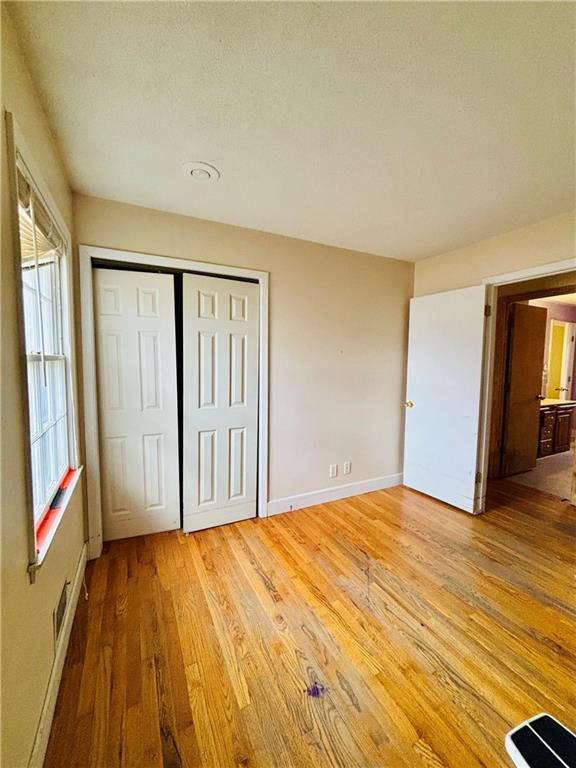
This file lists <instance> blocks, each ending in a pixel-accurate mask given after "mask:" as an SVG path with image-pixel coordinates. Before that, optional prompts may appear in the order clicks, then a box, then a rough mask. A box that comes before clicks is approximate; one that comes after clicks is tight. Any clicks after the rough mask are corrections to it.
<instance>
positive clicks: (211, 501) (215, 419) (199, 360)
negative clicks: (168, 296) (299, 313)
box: [183, 274, 259, 532]
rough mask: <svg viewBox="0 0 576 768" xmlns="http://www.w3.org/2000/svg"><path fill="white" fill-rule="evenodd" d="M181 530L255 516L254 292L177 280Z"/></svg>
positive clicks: (203, 279) (248, 287)
mask: <svg viewBox="0 0 576 768" xmlns="http://www.w3.org/2000/svg"><path fill="white" fill-rule="evenodd" d="M183 322H184V329H183V351H184V365H183V368H184V419H183V423H184V447H183V450H184V472H183V484H184V488H183V493H184V531H186V532H189V531H195V530H200V529H202V528H209V527H212V526H215V525H222V524H224V523H230V522H234V521H237V520H245V519H247V518H250V517H255V516H256V514H257V503H256V498H257V464H258V334H259V329H258V325H259V286H258V284H256V283H249V282H243V281H239V280H226V279H222V278H218V277H208V276H205V275H190V274H187V275H186V274H185V275H184V277H183Z"/></svg>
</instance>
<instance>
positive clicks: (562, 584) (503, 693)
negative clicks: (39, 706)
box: [45, 482, 576, 768]
mask: <svg viewBox="0 0 576 768" xmlns="http://www.w3.org/2000/svg"><path fill="white" fill-rule="evenodd" d="M574 531H575V518H574V507H571V506H570V505H568V504H567V503H562V502H560V501H559V500H558V501H557V500H554V499H553V498H552V497H550V496H546V495H543V494H539V493H538V492H536V491H534V490H532V489H530V488H526V487H523V486H514V485H513V484H510V483H505V482H503V483H500V484H499V485H497V486H496V487H495V489H493V491H492V495H491V500H490V511H489V512H488V513H487V514H485V515H483V516H481V517H472V516H470V515H467V514H465V513H462V512H458V511H456V510H454V509H452V508H449V507H446V506H445V505H443V504H440V503H437V502H434V501H432V500H430V499H428V498H426V497H424V496H421V495H419V494H417V493H414V492H411V491H409V490H407V489H405V488H401V487H398V488H393V489H390V490H387V491H379V492H376V493H370V494H366V495H364V496H359V497H356V498H353V499H349V500H345V501H339V502H333V503H331V504H326V505H322V506H318V507H314V508H310V509H306V510H301V511H298V512H291V513H288V514H285V515H280V516H278V517H274V518H270V519H268V520H250V521H246V522H242V523H238V524H235V525H229V526H225V527H222V528H215V529H212V530H208V531H203V532H201V533H197V534H193V535H191V536H184V535H183V534H181V533H179V532H173V533H166V534H156V535H153V536H146V537H142V538H139V539H129V540H125V541H120V542H114V543H112V544H111V545H109V546H108V548H107V551H106V553H105V554H104V555H103V557H101V558H100V559H99V560H97V561H94V562H93V563H90V564H89V566H88V571H87V578H88V588H89V593H90V596H89V600H88V602H85V601H84V600H83V598H82V597H81V598H80V603H79V607H78V611H77V615H76V619H75V623H74V628H73V631H72V638H71V643H70V648H69V652H68V656H67V659H66V664H65V669H64V675H63V679H62V686H61V689H60V695H59V699H58V704H57V710H56V715H55V719H54V724H53V728H52V734H51V738H50V743H49V747H48V753H47V758H46V763H45V766H47V768H64V767H66V768H71V767H72V766H79V767H80V768H89V767H91V766H94V767H96V768H115V767H116V766H119V767H120V766H128V767H129V768H140V767H142V768H156V767H157V766H158V767H159V766H163V767H164V768H177V767H179V766H210V767H211V768H232V767H233V766H238V767H242V768H248V767H254V768H256V767H258V768H274V767H275V766H277V768H300V767H304V766H310V767H311V768H312V766H313V767H314V768H324V766H332V767H335V766H338V767H339V768H377V767H378V768H380V767H382V768H384V766H386V767H387V768H389V767H394V766H406V767H407V768H415V767H416V766H426V767H427V768H437V767H438V766H454V767H455V768H474V767H475V766H486V767H487V768H488V767H489V768H498V767H499V766H509V765H510V763H509V761H508V759H507V757H506V754H505V750H504V735H505V733H506V732H507V731H508V729H509V728H510V727H512V726H513V725H515V724H517V723H519V722H520V721H521V720H524V719H525V718H527V717H530V716H531V715H534V714H536V713H538V712H541V711H543V710H544V711H547V712H550V713H551V714H553V715H555V716H557V717H558V718H560V719H561V720H563V721H564V722H565V723H566V724H567V725H569V726H572V728H574V727H575V726H576V701H575V699H576V691H575V684H574V681H575V680H576V651H575V647H574V646H575V640H576V633H575V631H574V629H575V626H574V613H573V605H574V600H573V598H574V593H573V591H572V590H573V581H572V580H573V574H574V554H575V551H574Z"/></svg>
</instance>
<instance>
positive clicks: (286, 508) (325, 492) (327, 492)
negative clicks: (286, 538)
mask: <svg viewBox="0 0 576 768" xmlns="http://www.w3.org/2000/svg"><path fill="white" fill-rule="evenodd" d="M401 484H402V473H399V474H396V475H383V476H382V477H373V478H371V479H370V480H360V481H359V482H357V483H346V484H345V485H334V486H333V487H332V488H322V490H320V491H310V492H309V493H299V494H297V495H296V496H286V497H285V498H283V499H272V500H271V501H269V502H268V516H269V517H270V516H271V515H279V514H281V513H282V512H293V511H294V510H295V509H303V508H304V507H313V506H314V505H315V504H325V503H326V502H327V501H338V499H347V498H349V497H350V496H358V495H359V494H361V493H370V492H371V491H380V490H382V489H383V488H391V487H392V486H394V485H401Z"/></svg>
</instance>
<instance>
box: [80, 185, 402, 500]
mask: <svg viewBox="0 0 576 768" xmlns="http://www.w3.org/2000/svg"><path fill="white" fill-rule="evenodd" d="M74 202H75V207H74V212H75V223H76V237H77V239H78V242H80V243H84V244H88V245H100V246H106V247H111V248H119V249H125V250H130V251H140V252H144V253H153V254H159V255H164V256H172V257H177V258H182V259H186V258H188V259H196V260H199V261H207V262H214V263H218V264H230V265H235V266H243V267H247V268H253V269H258V270H265V271H268V272H269V273H270V472H269V476H270V498H271V499H277V498H282V497H286V496H291V495H294V494H299V493H305V492H308V491H315V490H319V489H322V488H327V487H329V486H332V485H339V484H341V483H346V482H355V481H359V480H367V479H370V478H375V477H381V476H383V475H390V474H395V473H398V472H401V465H402V460H401V451H402V432H403V427H402V419H403V414H402V408H401V403H402V400H403V397H404V375H405V362H406V338H407V318H408V301H409V298H410V296H411V294H412V281H413V266H412V264H408V263H406V262H401V261H394V260H390V259H384V258H381V257H379V256H372V255H368V254H363V253H357V252H352V251H346V250H341V249H337V248H331V247H328V246H322V245H317V244H314V243H309V242H304V241H301V240H294V239H290V238H286V237H279V236H275V235H269V234H265V233H262V232H255V231H253V230H248V229H241V228H238V227H231V226H226V225H223V224H215V223H212V222H208V221H202V220H198V219H193V218H190V217H186V216H178V215H174V214H169V213H162V212H159V211H153V210H149V209H146V208H138V207H135V206H130V205H125V204H122V203H115V202H111V201H106V200H99V199H95V198H89V197H83V196H75V198H74ZM345 460H350V461H352V474H351V475H349V476H348V475H347V476H342V475H340V476H339V477H338V478H336V479H334V480H329V478H328V465H329V464H330V463H338V464H342V462H343V461H345Z"/></svg>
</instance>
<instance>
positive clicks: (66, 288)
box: [5, 111, 82, 582]
mask: <svg viewBox="0 0 576 768" xmlns="http://www.w3.org/2000/svg"><path fill="white" fill-rule="evenodd" d="M5 129H6V139H7V146H8V153H9V157H8V166H9V174H10V176H11V195H12V200H11V203H12V211H13V214H12V217H13V238H14V247H15V249H17V256H18V262H20V246H19V226H18V201H17V193H16V178H15V171H16V167H17V157H20V159H21V160H22V163H23V164H24V165H25V167H26V169H27V171H28V174H29V175H30V176H31V177H32V180H33V182H34V187H35V188H36V191H37V193H38V194H39V196H40V197H41V199H42V203H43V204H44V206H45V207H46V210H47V211H48V212H49V214H50V216H51V217H52V218H53V219H54V222H55V223H56V225H57V227H58V229H59V230H60V234H61V235H62V237H63V239H64V243H65V248H64V253H63V255H62V256H61V258H60V282H61V296H62V299H63V301H62V333H63V352H64V356H65V357H66V358H67V360H68V366H67V369H68V370H67V387H66V398H67V413H68V453H69V464H70V468H72V469H75V470H78V471H77V472H76V475H75V477H74V479H73V481H72V483H71V485H70V486H69V488H68V489H67V492H66V494H65V496H64V499H63V502H62V506H61V507H60V509H59V512H58V515H57V516H56V518H55V520H54V523H53V525H52V528H51V530H50V534H49V536H48V537H47V539H46V541H45V542H44V543H43V545H42V547H41V549H40V551H38V550H37V544H36V525H35V521H34V509H33V500H32V477H31V471H32V467H31V457H30V450H29V433H30V430H29V419H28V408H29V406H28V381H27V366H26V360H27V355H26V347H25V342H24V333H23V332H24V318H23V317H21V318H20V321H19V322H20V326H21V327H20V334H19V335H20V339H19V342H20V346H21V359H22V391H23V392H24V393H25V401H24V404H25V408H24V409H23V412H24V413H25V416H24V419H25V434H26V436H27V437H26V439H27V445H26V461H25V466H26V486H27V489H26V497H27V499H26V501H27V504H26V507H27V516H28V563H29V564H28V572H29V574H30V580H31V581H32V582H34V580H35V573H36V570H37V569H38V568H40V566H41V565H42V563H43V562H44V559H45V557H46V555H47V553H48V550H49V549H50V544H51V543H52V541H53V539H54V536H55V533H56V531H57V529H58V526H59V524H60V521H61V519H62V517H63V516H64V513H65V511H66V507H67V505H68V503H69V501H70V499H71V497H72V495H73V489H74V488H75V487H76V485H77V483H78V479H79V477H80V474H81V469H82V468H81V467H80V458H79V452H78V446H79V444H80V441H79V433H78V418H77V414H78V408H77V402H78V384H77V376H76V356H75V334H74V323H73V308H74V303H73V302H74V297H73V289H72V265H71V260H72V236H71V234H70V230H69V229H68V227H67V225H66V222H65V221H64V219H63V217H62V214H61V213H60V211H59V209H58V206H57V204H56V201H55V200H54V198H53V196H52V194H51V193H50V190H49V188H48V185H47V184H46V182H45V181H44V178H43V176H42V174H41V172H40V170H39V168H38V165H37V163H36V162H35V160H34V156H33V154H32V152H31V151H30V150H29V148H28V146H27V144H26V140H25V139H24V135H23V134H22V132H21V131H20V129H19V128H18V125H17V123H16V121H15V120H14V116H13V115H12V114H11V113H10V112H8V111H6V112H5ZM18 276H19V272H18ZM20 306H21V304H20Z"/></svg>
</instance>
